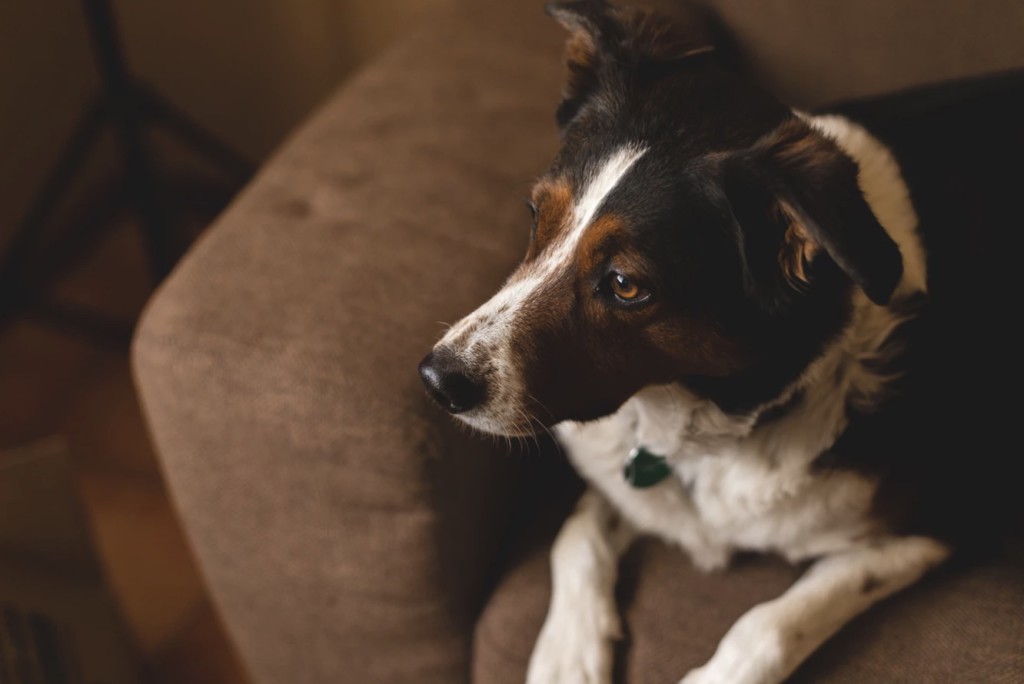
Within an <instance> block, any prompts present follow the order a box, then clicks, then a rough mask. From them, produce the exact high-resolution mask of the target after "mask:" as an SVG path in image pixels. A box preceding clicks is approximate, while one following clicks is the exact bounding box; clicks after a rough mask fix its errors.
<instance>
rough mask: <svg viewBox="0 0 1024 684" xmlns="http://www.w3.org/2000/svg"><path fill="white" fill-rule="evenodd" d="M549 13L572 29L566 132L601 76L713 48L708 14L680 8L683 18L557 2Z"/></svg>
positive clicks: (580, 1) (561, 111) (596, 3)
mask: <svg viewBox="0 0 1024 684" xmlns="http://www.w3.org/2000/svg"><path fill="white" fill-rule="evenodd" d="M544 11H545V12H547V14H548V15H549V16H551V17H552V18H554V19H555V21H557V22H558V23H559V24H561V25H562V26H564V27H565V28H566V29H568V31H569V40H568V41H567V42H566V48H565V61H566V65H567V67H568V70H569V78H568V81H567V83H566V86H565V90H564V92H563V93H562V102H561V104H560V105H559V107H558V111H557V114H556V119H557V121H558V126H559V128H562V129H565V127H566V126H568V125H569V124H570V123H571V122H572V120H573V119H574V118H576V115H577V114H579V112H580V110H581V109H582V108H583V106H584V105H585V104H586V103H587V101H588V100H589V99H590V98H591V97H592V96H594V95H595V93H596V92H597V90H598V89H599V87H600V83H601V78H602V75H604V74H607V73H608V70H614V69H620V68H623V67H624V66H627V65H636V64H638V63H641V62H645V63H657V64H661V65H665V64H671V63H675V62H678V61H681V60H684V59H687V58H689V57H693V56H697V55H703V54H708V53H710V52H712V51H713V50H714V48H713V40H712V38H711V36H712V29H711V27H710V25H709V23H708V22H709V18H708V17H709V16H710V15H705V14H703V13H701V12H699V11H698V10H696V9H695V8H685V12H684V8H681V9H680V10H679V13H678V16H676V15H673V16H669V15H665V14H660V13H656V12H652V11H648V10H641V9H637V8H635V7H623V6H615V5H611V4H609V3H608V2H607V1H606V0H574V1H572V2H552V3H548V4H547V5H545V6H544Z"/></svg>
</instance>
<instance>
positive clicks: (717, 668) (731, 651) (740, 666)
mask: <svg viewBox="0 0 1024 684" xmlns="http://www.w3.org/2000/svg"><path fill="white" fill-rule="evenodd" d="M755 610H756V609H755ZM754 617H756V615H755V616H754ZM737 628H739V629H737ZM748 628H749V629H748ZM782 653H783V650H782V644H781V640H780V639H779V636H778V634H777V632H776V631H775V630H773V629H771V628H770V627H768V626H764V625H758V624H756V620H751V619H750V615H749V614H748V616H744V618H742V619H741V620H740V622H739V623H737V625H735V626H734V627H733V631H731V632H730V633H729V634H728V635H727V636H726V637H725V639H724V640H723V641H722V643H720V644H719V645H718V650H717V651H715V655H714V656H712V658H711V660H709V661H708V662H707V663H706V664H705V665H704V666H703V667H698V668H696V669H694V670H690V672H689V674H687V675H686V676H685V677H683V679H682V680H681V681H680V682H679V684H778V683H779V682H781V681H782V680H783V679H785V673H786V669H785V667H784V659H783V657H782Z"/></svg>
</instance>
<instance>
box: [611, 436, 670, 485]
mask: <svg viewBox="0 0 1024 684" xmlns="http://www.w3.org/2000/svg"><path fill="white" fill-rule="evenodd" d="M671 474H672V466H670V465H669V464H668V460H667V459H666V458H665V457H664V456H658V455H657V454H652V453H651V452H650V451H648V450H647V449H645V448H643V447H642V446H638V447H634V448H633V449H631V450H630V452H629V456H628V457H627V458H626V465H625V466H624V467H623V468H622V476H623V477H624V478H626V482H628V483H629V484H630V486H632V487H635V488H636V489H647V488H648V487H653V486H654V485H656V484H658V483H659V482H661V481H662V480H664V479H665V478H666V477H668V476H669V475H671Z"/></svg>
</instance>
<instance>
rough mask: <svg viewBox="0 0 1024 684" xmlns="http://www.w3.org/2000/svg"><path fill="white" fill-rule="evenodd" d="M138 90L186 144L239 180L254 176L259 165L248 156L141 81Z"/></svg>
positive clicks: (152, 111)
mask: <svg viewBox="0 0 1024 684" xmlns="http://www.w3.org/2000/svg"><path fill="white" fill-rule="evenodd" d="M136 90H137V92H138V93H139V95H140V96H141V98H142V100H143V102H144V104H145V107H146V113H147V114H148V115H149V116H150V117H152V118H153V120H154V121H155V122H156V123H157V124H162V125H163V126H165V127H166V128H167V130H168V131H169V132H171V133H172V134H174V135H176V136H177V137H178V138H180V139H181V141H182V142H183V143H185V144H186V145H187V146H189V147H190V148H192V149H193V150H195V151H196V152H198V153H199V154H201V155H203V156H205V157H206V158H207V159H209V160H210V161H212V162H214V163H215V164H217V165H218V166H220V167H221V168H222V169H223V170H224V171H226V172H227V173H229V174H230V175H231V176H232V177H233V179H234V180H236V181H238V182H239V183H243V182H245V181H247V180H248V179H249V178H250V177H251V176H252V174H253V171H254V170H255V167H254V165H253V164H252V163H251V162H250V161H249V160H248V159H246V158H245V157H243V156H242V155H241V154H239V153H238V152H236V151H235V150H233V149H232V148H230V147H229V146H227V145H225V144H224V143H223V142H221V141H220V140H219V139H218V138H217V137H216V136H215V135H213V134H212V133H210V132H209V131H207V130H206V129H204V128H203V127H202V126H200V125H199V124H197V123H196V122H195V121H193V120H192V119H191V118H189V117H188V115H186V114H185V113H184V112H182V111H181V110H180V109H178V108H177V107H175V106H174V105H173V104H171V103H170V102H168V101H167V100H165V99H164V98H163V97H161V96H160V95H159V93H156V92H154V91H153V90H151V89H149V88H147V87H146V86H145V85H143V84H141V83H140V84H136Z"/></svg>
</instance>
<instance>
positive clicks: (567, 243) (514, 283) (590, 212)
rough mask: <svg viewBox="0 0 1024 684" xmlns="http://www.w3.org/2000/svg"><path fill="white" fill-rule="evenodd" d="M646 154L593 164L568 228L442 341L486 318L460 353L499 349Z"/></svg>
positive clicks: (622, 154) (637, 150) (625, 153)
mask: <svg viewBox="0 0 1024 684" xmlns="http://www.w3.org/2000/svg"><path fill="white" fill-rule="evenodd" d="M645 152H647V148H645V147H641V146H640V145H636V144H629V145H624V146H623V147H620V148H619V149H618V150H616V151H615V152H614V153H612V154H611V155H610V156H609V157H607V158H606V159H605V160H604V161H603V162H601V163H600V164H598V165H596V166H595V167H594V168H593V169H592V170H591V173H590V175H589V178H588V179H587V182H586V186H585V187H584V188H583V192H582V194H580V195H579V196H578V198H577V200H576V202H575V204H574V205H573V207H572V211H571V212H570V214H569V216H568V217H567V218H566V220H567V222H568V224H569V225H568V227H567V228H568V229H567V230H565V231H564V232H563V234H562V235H561V236H559V237H558V238H556V240H555V243H554V244H553V245H552V246H551V247H550V248H549V249H548V250H546V251H545V253H543V254H542V255H541V256H540V257H539V258H538V259H537V260H536V261H535V262H534V263H533V264H532V265H531V267H530V268H529V269H528V270H527V271H525V272H521V273H520V275H519V276H518V277H514V278H513V279H512V280H510V281H509V282H507V283H506V284H505V286H504V287H503V288H502V289H501V290H499V291H498V293H497V294H495V295H494V296H493V297H492V298H491V299H490V301H488V302H487V303H485V304H484V305H483V306H481V307H480V308H479V309H477V310H476V311H474V312H473V313H472V314H470V315H469V316H467V317H466V318H463V319H462V320H461V321H459V323H457V324H456V325H455V326H454V327H453V328H452V329H451V330H449V332H448V334H447V335H445V339H444V340H443V341H445V342H446V341H450V340H454V339H456V338H458V337H460V336H462V334H463V332H464V331H465V330H466V329H467V328H469V327H471V326H472V324H473V323H475V322H476V321H479V320H481V319H484V318H487V319H488V322H487V323H486V324H485V325H483V326H480V327H478V328H475V329H474V330H473V332H472V333H471V334H470V335H469V337H470V339H468V340H461V342H462V344H464V345H465V347H464V348H463V350H465V349H466V348H470V347H474V346H476V345H477V344H480V343H491V344H493V343H496V342H497V343H499V345H498V346H500V341H501V340H502V338H506V337H507V336H508V334H509V328H508V326H509V325H510V324H511V322H512V321H513V319H514V318H515V314H516V312H517V311H518V310H519V309H520V308H521V307H522V305H523V304H524V303H525V302H527V301H529V300H530V299H531V298H532V297H533V295H534V293H535V292H536V291H537V289H538V288H539V287H540V286H542V285H543V284H544V283H545V282H548V281H549V280H550V278H551V276H553V275H555V274H557V273H559V272H560V271H561V270H562V269H563V268H564V267H565V266H566V265H568V264H569V263H570V262H571V261H572V257H573V254H574V253H575V251H576V246H577V245H578V244H579V242H580V240H581V239H582V238H583V235H584V234H585V233H586V231H587V228H588V227H589V226H590V224H591V223H593V221H594V219H595V218H596V217H597V212H598V210H600V208H601V205H602V204H604V201H605V199H606V198H607V197H608V195H610V194H611V193H612V191H613V190H615V188H616V187H617V186H618V185H619V183H621V182H622V179H623V178H624V177H625V176H626V174H627V173H629V170H630V169H631V168H632V167H633V165H634V164H635V163H636V161H637V160H638V159H640V157H642V156H643V155H644V153H645ZM460 351H462V350H460ZM492 351H495V350H492Z"/></svg>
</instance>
